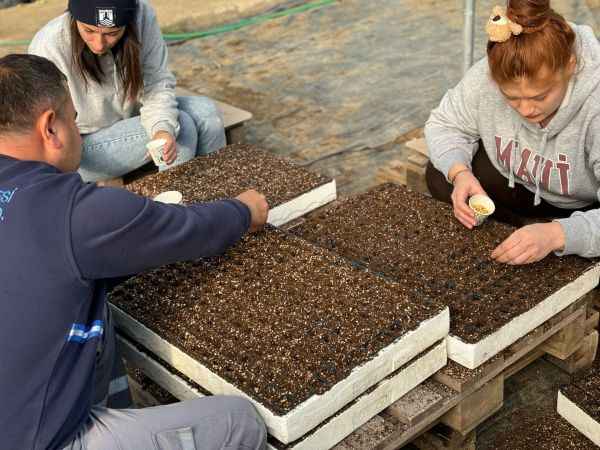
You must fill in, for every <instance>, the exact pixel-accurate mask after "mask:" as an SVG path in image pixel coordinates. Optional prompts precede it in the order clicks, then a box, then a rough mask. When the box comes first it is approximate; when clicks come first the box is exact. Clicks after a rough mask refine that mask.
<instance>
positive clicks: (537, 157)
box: [531, 153, 546, 180]
mask: <svg viewBox="0 0 600 450" xmlns="http://www.w3.org/2000/svg"><path fill="white" fill-rule="evenodd" d="M545 160H546V159H545V158H544V157H543V156H541V155H538V154H537V153H536V154H535V156H534V157H533V170H532V172H531V173H532V175H533V179H534V180H535V179H536V178H537V172H538V168H539V167H540V166H543V165H544V161H545ZM540 163H541V164H540Z"/></svg>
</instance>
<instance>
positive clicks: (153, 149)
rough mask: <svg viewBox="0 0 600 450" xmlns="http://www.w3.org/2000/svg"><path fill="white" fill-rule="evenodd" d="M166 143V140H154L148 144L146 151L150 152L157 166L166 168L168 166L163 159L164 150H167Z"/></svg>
mask: <svg viewBox="0 0 600 450" xmlns="http://www.w3.org/2000/svg"><path fill="white" fill-rule="evenodd" d="M166 143H167V140H166V139H154V140H153V141H150V142H148V143H147V144H146V150H148V153H149V154H150V157H151V158H152V161H154V164H156V165H157V166H164V165H165V164H166V162H165V159H164V157H163V149H164V148H165V144H166Z"/></svg>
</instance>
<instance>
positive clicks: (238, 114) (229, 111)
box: [214, 100, 252, 129]
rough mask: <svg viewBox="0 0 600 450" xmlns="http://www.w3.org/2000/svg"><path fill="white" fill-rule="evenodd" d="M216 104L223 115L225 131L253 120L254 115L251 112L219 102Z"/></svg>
mask: <svg viewBox="0 0 600 450" xmlns="http://www.w3.org/2000/svg"><path fill="white" fill-rule="evenodd" d="M214 102H215V104H216V105H217V108H219V110H220V111H221V112H222V113H223V125H224V127H225V129H229V128H233V127H236V126H238V125H241V124H244V123H246V122H248V121H249V120H250V119H252V113H251V112H249V111H246V110H243V109H241V108H237V107H235V106H233V105H230V104H228V103H225V102H220V101H218V100H215V101H214Z"/></svg>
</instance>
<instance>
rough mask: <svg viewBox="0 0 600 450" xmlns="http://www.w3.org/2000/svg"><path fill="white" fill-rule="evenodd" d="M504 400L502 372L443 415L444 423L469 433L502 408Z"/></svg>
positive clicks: (461, 431) (463, 432)
mask: <svg viewBox="0 0 600 450" xmlns="http://www.w3.org/2000/svg"><path fill="white" fill-rule="evenodd" d="M503 402H504V374H500V375H498V376H497V377H496V378H494V379H493V380H491V381H489V382H488V383H487V384H485V385H483V386H482V387H481V388H479V389H478V390H477V391H475V392H473V393H472V394H470V395H469V396H467V397H466V398H464V399H463V400H462V401H461V402H460V403H459V404H458V405H456V406H455V407H454V408H452V410H450V411H449V412H448V413H447V414H445V415H444V416H443V417H442V423H445V424H446V425H448V426H449V427H451V428H452V429H454V430H456V431H458V432H460V433H462V434H467V433H469V432H470V431H471V430H473V429H474V428H475V427H476V426H477V425H479V424H480V423H481V422H483V421H484V420H485V419H487V418H488V417H489V416H491V415H492V414H494V413H495V412H496V411H498V410H499V409H500V408H502V404H503Z"/></svg>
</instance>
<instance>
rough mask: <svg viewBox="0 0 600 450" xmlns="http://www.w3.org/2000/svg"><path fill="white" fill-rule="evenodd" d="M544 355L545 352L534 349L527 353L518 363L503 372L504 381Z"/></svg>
mask: <svg viewBox="0 0 600 450" xmlns="http://www.w3.org/2000/svg"><path fill="white" fill-rule="evenodd" d="M545 354H546V352H545V351H543V350H541V349H535V350H533V351H531V352H529V354H527V355H525V356H523V358H521V359H520V360H519V361H517V362H516V363H514V364H512V365H511V366H510V367H507V368H506V369H505V370H504V379H508V378H510V377H512V376H513V375H514V374H516V373H518V372H520V371H521V370H522V369H524V368H525V367H527V366H528V365H529V364H531V363H532V362H534V361H537V360H538V359H539V358H541V357H542V356H544V355H545Z"/></svg>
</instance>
